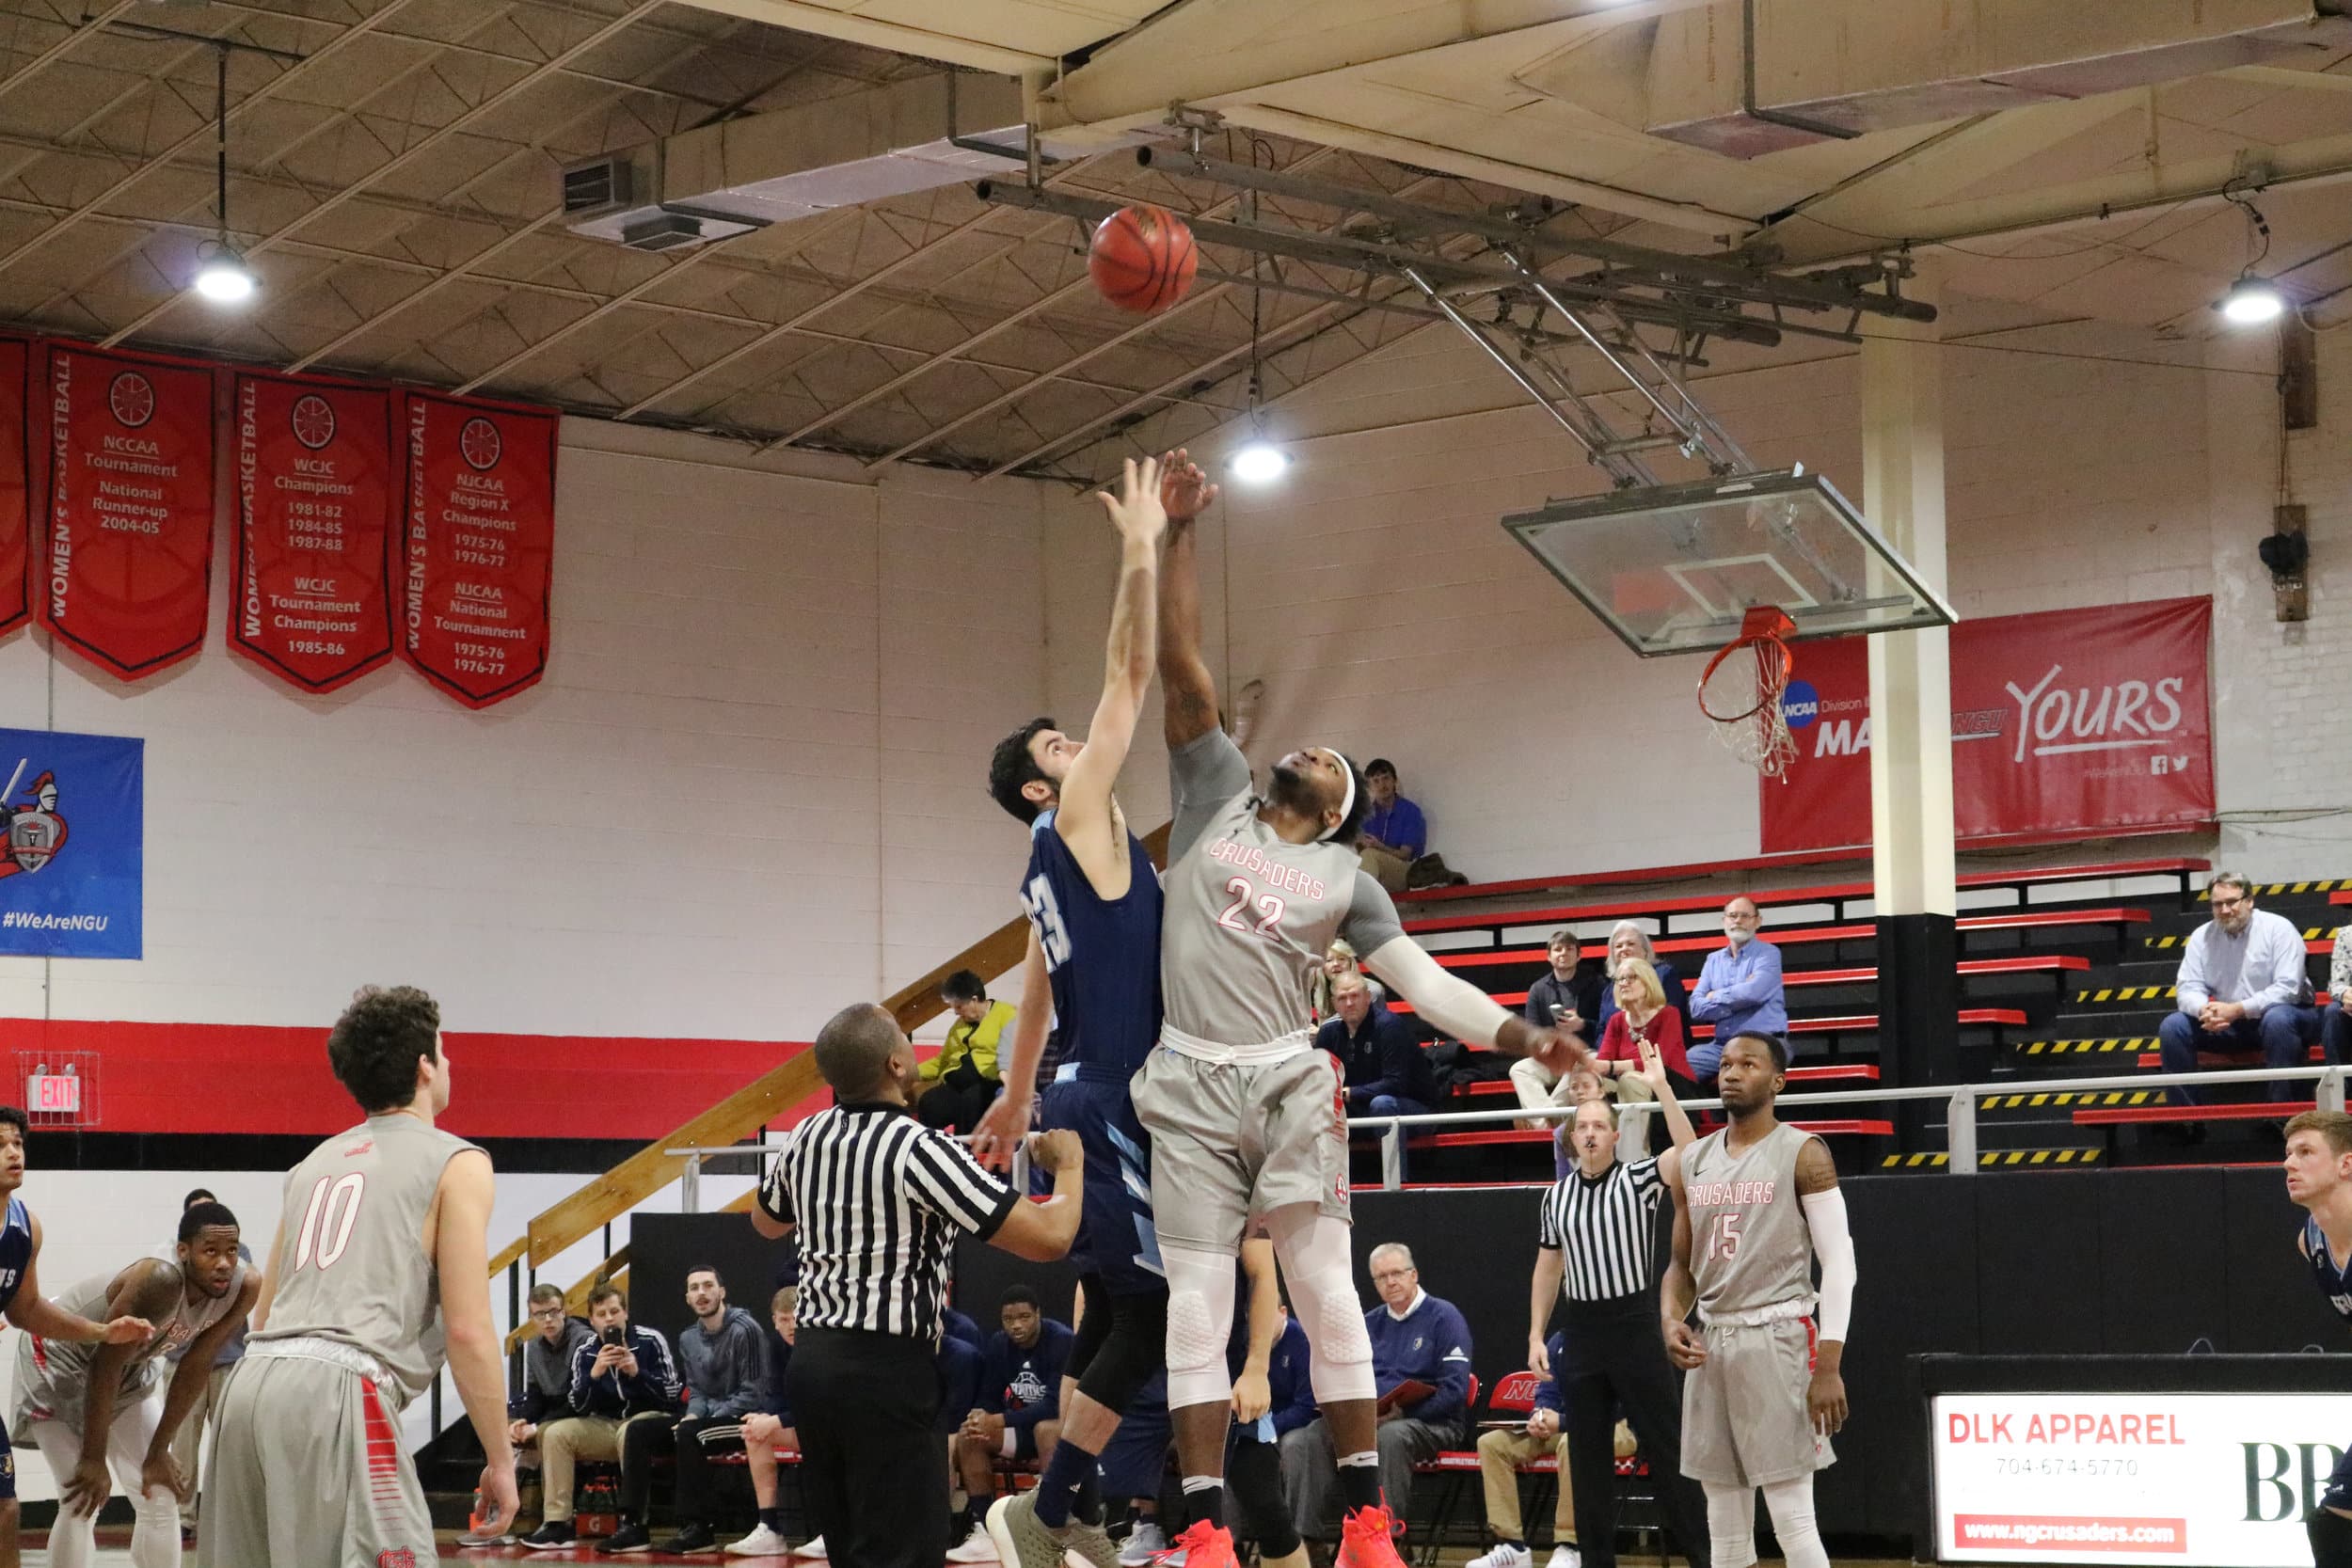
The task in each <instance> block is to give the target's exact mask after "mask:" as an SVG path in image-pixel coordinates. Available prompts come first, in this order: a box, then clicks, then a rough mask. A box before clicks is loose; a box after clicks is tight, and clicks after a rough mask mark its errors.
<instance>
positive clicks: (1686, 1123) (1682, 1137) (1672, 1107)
mask: <svg viewBox="0 0 2352 1568" xmlns="http://www.w3.org/2000/svg"><path fill="white" fill-rule="evenodd" d="M1635 1049H1636V1050H1637V1051H1639V1052H1640V1053H1641V1055H1642V1070H1641V1072H1640V1073H1639V1074H1638V1075H1637V1076H1639V1077H1640V1079H1641V1080H1642V1082H1643V1083H1645V1084H1647V1085H1649V1087H1650V1093H1651V1095H1652V1096H1653V1097H1655V1098H1656V1100H1657V1101H1658V1103H1659V1106H1660V1108H1661V1109H1662V1110H1663V1111H1664V1112H1665V1113H1666V1135H1667V1136H1668V1137H1670V1138H1672V1139H1673V1140H1674V1146H1675V1148H1689V1147H1690V1146H1691V1144H1692V1142H1694V1141H1695V1140H1696V1139H1697V1137H1698V1135H1699V1134H1698V1129H1696V1128H1694V1127H1692V1125H1691V1113H1690V1112H1688V1111H1686V1110H1684V1109H1683V1108H1682V1101H1679V1100H1677V1099H1676V1098H1675V1086H1674V1081H1673V1080H1672V1079H1670V1078H1668V1077H1667V1076H1666V1060H1665V1058H1664V1057H1662V1056H1661V1055H1660V1054H1659V1053H1658V1047H1656V1046H1654V1045H1652V1044H1650V1042H1649V1041H1647V1040H1644V1041H1642V1042H1641V1044H1639V1045H1638V1046H1636V1047H1635Z"/></svg>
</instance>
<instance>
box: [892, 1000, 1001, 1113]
mask: <svg viewBox="0 0 2352 1568" xmlns="http://www.w3.org/2000/svg"><path fill="white" fill-rule="evenodd" d="M939 994H940V997H941V999H942V1000H943V1001H945V1002H946V1004H947V1006H948V1008H949V1009H950V1010H951V1011H953V1012H954V1014H955V1015H956V1022H954V1023H953V1024H952V1025H950V1026H949V1027H948V1030H947V1039H946V1044H944V1045H942V1046H941V1047H940V1048H939V1054H938V1055H936V1056H933V1057H932V1058H931V1059H930V1061H928V1062H925V1063H924V1064H923V1065H922V1067H921V1069H918V1070H919V1075H920V1076H921V1078H922V1080H923V1085H924V1086H923V1090H922V1095H923V1097H922V1098H921V1099H920V1100H917V1101H915V1102H914V1114H915V1115H916V1116H917V1117H920V1118H922V1122H923V1125H924V1126H926V1127H937V1128H940V1129H942V1130H945V1129H947V1128H954V1129H955V1130H956V1131H958V1132H971V1131H972V1129H974V1128H975V1127H977V1126H978V1125H979V1124H980V1117H981V1115H982V1113H984V1112H985V1111H987V1109H988V1107H989V1103H990V1101H993V1100H994V1099H995V1098H996V1095H997V1091H999V1090H1000V1089H1002V1088H1003V1087H1004V1086H1005V1085H1004V1073H1003V1071H1002V1069H999V1068H998V1066H997V1063H996V1050H997V1046H998V1044H999V1043H1000V1042H1001V1041H1002V1040H1003V1038H1004V1036H1005V1031H1006V1030H1008V1029H1009V1028H1011V1027H1012V1021H1013V1018H1014V1015H1015V1012H1016V1010H1017V1009H1015V1008H1014V1006H1013V1005H1012V1004H1011V1003H1009V1002H992V1001H990V1000H989V999H988V988H987V987H986V986H984V985H982V984H981V983H980V977H979V976H978V975H977V974H974V973H973V972H972V971H970V970H968V969H959V970H957V971H956V972H955V973H954V974H950V975H948V976H947V980H946V984H945V985H943V986H941V987H940V988H939Z"/></svg>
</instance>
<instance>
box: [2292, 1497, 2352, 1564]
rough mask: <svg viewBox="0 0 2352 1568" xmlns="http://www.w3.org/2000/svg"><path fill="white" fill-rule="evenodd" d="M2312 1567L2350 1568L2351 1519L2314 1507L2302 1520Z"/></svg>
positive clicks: (2351, 1547)
mask: <svg viewBox="0 0 2352 1568" xmlns="http://www.w3.org/2000/svg"><path fill="white" fill-rule="evenodd" d="M2303 1532H2304V1533H2305V1534H2306V1535H2309V1536H2310V1537H2311V1538H2312V1563H2313V1564H2314V1568H2352V1519H2347V1518H2345V1517H2344V1515H2343V1514H2341V1513H2329V1512H2328V1510H2326V1509H2324V1508H2314V1509H2312V1512H2311V1513H2310V1514H2309V1515H2308V1516H2307V1517H2306V1518H2305V1519H2304V1520H2303Z"/></svg>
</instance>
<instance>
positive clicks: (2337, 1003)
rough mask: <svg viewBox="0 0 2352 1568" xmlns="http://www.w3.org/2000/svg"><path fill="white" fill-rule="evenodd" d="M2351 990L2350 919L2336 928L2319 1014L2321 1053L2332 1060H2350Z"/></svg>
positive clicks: (2351, 1030) (2351, 1032)
mask: <svg viewBox="0 0 2352 1568" xmlns="http://www.w3.org/2000/svg"><path fill="white" fill-rule="evenodd" d="M2348 990H2352V920H2347V921H2345V922H2344V924H2343V925H2341V926H2339V927H2336V947H2335V951H2334V952H2332V953H2330V954H2328V1007H2327V1010H2326V1011H2324V1012H2322V1013H2321V1014H2320V1015H2319V1044H2320V1052H2321V1054H2323V1055H2325V1056H2326V1057H2327V1058H2328V1060H2329V1061H2331V1062H2352V1016H2348V1015H2346V1014H2345V1012H2344V994H2345V992H2346V991H2348Z"/></svg>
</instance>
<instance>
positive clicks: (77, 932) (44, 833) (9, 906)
mask: <svg viewBox="0 0 2352 1568" xmlns="http://www.w3.org/2000/svg"><path fill="white" fill-rule="evenodd" d="M146 746H147V743H146V742H145V741H142V740H127V739H122V738H119V737H118V736H104V735H59V734H56V733H55V732H52V731H48V730H0V779H5V780H6V781H7V786H6V792H5V793H0V826H5V828H6V830H7V842H6V845H5V847H0V954H12V955H29V956H31V957H35V958H137V957H139V954H140V927H139V914H140V901H139V884H140V868H141V865H142V863H143V861H144V858H145V854H146V833H147V828H146V787H145V774H146Z"/></svg>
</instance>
